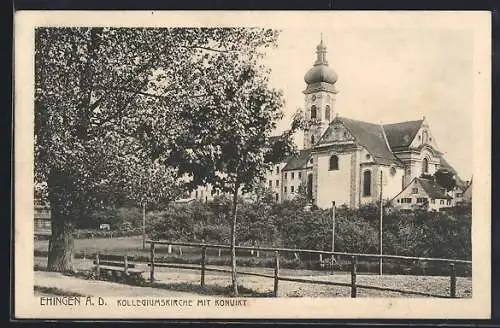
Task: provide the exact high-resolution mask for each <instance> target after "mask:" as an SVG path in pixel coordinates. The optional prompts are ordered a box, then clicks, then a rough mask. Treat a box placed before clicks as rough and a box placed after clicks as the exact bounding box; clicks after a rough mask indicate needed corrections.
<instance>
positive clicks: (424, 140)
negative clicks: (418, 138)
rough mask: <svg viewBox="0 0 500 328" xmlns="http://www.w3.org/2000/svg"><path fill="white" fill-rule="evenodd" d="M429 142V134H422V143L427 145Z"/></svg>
mask: <svg viewBox="0 0 500 328" xmlns="http://www.w3.org/2000/svg"><path fill="white" fill-rule="evenodd" d="M427 142H429V134H428V133H427V131H424V132H422V143H424V144H426V143H427Z"/></svg>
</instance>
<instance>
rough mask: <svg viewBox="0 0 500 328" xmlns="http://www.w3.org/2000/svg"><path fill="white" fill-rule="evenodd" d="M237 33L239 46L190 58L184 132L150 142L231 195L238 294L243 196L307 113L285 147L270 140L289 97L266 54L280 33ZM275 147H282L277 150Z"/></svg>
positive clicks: (189, 173)
mask: <svg viewBox="0 0 500 328" xmlns="http://www.w3.org/2000/svg"><path fill="white" fill-rule="evenodd" d="M232 32H233V36H234V37H236V38H237V39H238V42H237V43H235V44H234V46H233V47H230V48H228V49H227V50H226V51H221V52H218V53H213V52H212V53H211V52H205V53H204V54H203V55H202V56H200V57H199V59H198V61H195V62H193V63H192V70H191V72H192V74H191V75H189V79H190V80H192V81H193V82H194V83H195V84H196V86H197V88H198V92H197V94H196V97H195V96H191V97H187V98H186V99H185V102H184V103H183V104H182V105H180V106H179V111H178V113H179V114H180V115H179V120H182V126H183V131H182V133H180V134H179V135H178V136H177V137H175V138H174V139H173V140H172V139H169V138H168V137H167V136H165V135H163V134H159V135H157V136H156V138H152V139H151V140H152V142H153V144H154V145H155V147H156V148H159V149H163V150H164V152H163V153H162V155H159V156H160V157H162V158H163V159H164V162H165V163H168V165H172V166H177V167H178V173H179V175H180V176H185V177H186V178H187V181H188V184H189V186H191V187H192V188H195V187H197V186H200V185H208V184H209V185H211V186H212V190H213V192H217V191H219V192H223V193H229V194H231V195H232V211H231V213H232V214H231V216H232V220H231V263H232V286H233V293H234V295H238V286H237V279H236V251H235V246H236V224H237V204H238V201H237V200H238V195H239V194H240V193H245V192H250V191H252V189H253V188H254V187H255V186H258V185H260V184H261V183H262V180H263V178H264V176H265V174H266V172H267V170H268V169H269V168H270V166H269V165H270V163H271V162H273V160H276V159H277V157H279V156H283V155H287V153H292V152H293V151H294V150H295V148H294V145H293V142H292V138H291V136H292V134H293V132H294V131H295V130H296V129H297V128H299V127H300V125H301V122H302V120H301V116H299V117H297V118H296V119H294V121H293V124H292V128H291V129H290V130H289V131H287V132H285V133H284V134H283V136H282V138H281V140H280V142H279V145H278V144H276V145H275V144H271V140H274V139H271V138H270V135H271V133H272V132H273V131H274V130H275V128H276V124H277V122H278V121H279V120H280V119H281V118H282V117H283V112H282V106H283V97H282V94H281V92H280V91H278V90H276V89H273V88H272V87H271V86H270V83H269V70H268V69H267V68H265V67H264V66H263V65H262V64H261V62H260V59H261V58H262V56H263V55H264V53H265V49H266V48H268V47H271V46H275V45H276V41H277V37H278V32H277V31H275V30H266V29H232ZM161 130H163V128H162V129H159V130H156V132H159V131H161ZM165 143H167V144H168V145H165ZM277 147H278V148H280V150H281V151H280V152H273V151H272V150H273V149H276V148H277ZM273 154H274V156H273ZM278 154H279V155H278Z"/></svg>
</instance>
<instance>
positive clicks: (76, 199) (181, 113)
mask: <svg viewBox="0 0 500 328" xmlns="http://www.w3.org/2000/svg"><path fill="white" fill-rule="evenodd" d="M272 39H274V34H273V33H269V32H267V33H265V34H262V33H260V31H255V30H254V29H228V28H221V29H185V28H174V29H139V28H37V29H36V31H35V71H36V74H35V170H36V172H35V178H36V181H37V182H43V183H45V185H46V191H47V192H46V194H47V197H48V200H49V202H50V205H51V207H52V237H51V239H50V243H49V259H48V268H49V269H51V270H55V271H66V270H71V269H72V261H71V258H72V248H73V236H72V232H73V230H74V226H75V222H77V220H79V218H81V217H82V216H83V214H84V213H85V212H86V211H89V210H91V209H93V208H95V207H99V206H105V205H109V204H112V203H114V202H117V201H118V200H123V198H127V197H130V193H131V191H130V188H129V187H130V186H140V185H141V182H140V181H137V179H139V180H140V178H141V177H144V175H141V174H137V172H144V171H145V170H144V167H148V166H149V164H148V163H150V162H151V161H152V160H157V161H158V162H159V163H160V164H161V165H164V172H165V176H163V179H165V180H166V181H171V182H172V184H174V181H176V180H175V179H174V178H175V177H174V176H173V175H170V173H171V170H170V169H169V166H168V165H169V163H167V162H166V161H163V162H162V161H161V158H165V157H169V156H170V151H169V149H174V150H178V149H179V147H177V146H176V145H175V144H174V147H173V148H172V142H174V143H178V144H179V145H183V141H182V138H184V137H186V138H188V139H189V138H191V137H190V134H189V133H188V134H186V131H192V130H193V129H192V127H193V126H195V125H196V124H197V122H198V121H199V120H202V117H201V116H196V115H195V116H193V115H194V114H195V113H190V110H191V109H192V108H199V107H198V105H199V104H200V103H207V104H209V105H211V103H209V101H210V99H212V100H211V101H214V102H218V103H223V101H220V99H219V98H220V97H222V98H227V97H229V95H228V94H222V93H220V90H222V89H224V90H227V88H221V81H220V77H223V81H222V83H227V84H228V85H229V84H230V83H229V82H230V81H231V78H230V77H239V76H241V74H244V71H242V70H238V71H232V70H231V68H232V67H231V65H229V66H228V65H227V63H228V62H237V61H238V59H239V56H238V54H239V53H247V54H249V53H252V52H253V49H255V48H256V47H258V46H261V45H263V44H264V45H267V44H268V43H269V42H268V41H269V40H272ZM219 55H224V56H225V57H224V58H226V59H222V57H221V56H219ZM246 72H247V73H251V71H246ZM232 81H233V82H234V81H236V79H234V80H232ZM253 91H255V90H253ZM253 94H254V95H255V94H256V93H253ZM257 94H258V92H257ZM207 97H208V98H207ZM263 97H266V94H264V95H263ZM256 101H257V99H256ZM209 107H210V106H209ZM197 114H198V115H203V113H200V112H197ZM220 118H222V117H220ZM211 119H212V121H211V122H210V124H211V125H216V124H217V122H215V121H213V120H214V119H215V120H216V119H217V118H216V117H211ZM256 119H257V120H259V119H260V120H267V119H268V117H262V118H259V117H256ZM222 122H228V121H227V117H224V119H223V120H222V121H219V123H222ZM239 122H240V123H241V121H239ZM207 127H210V126H207ZM197 132H198V134H200V133H203V132H207V131H206V130H198V131H197ZM158 134H161V135H162V136H163V139H162V142H161V143H156V142H151V141H152V140H154V139H152V136H156V135H158ZM193 135H196V134H193ZM145 145H147V146H148V147H144V146H145ZM207 151H209V152H210V151H212V150H210V149H207ZM178 164H182V162H179V163H175V165H173V167H172V169H173V170H175V169H176V168H177V167H178ZM190 168H191V167H190ZM146 176H147V175H146ZM156 182H157V181H149V183H156ZM196 182H199V179H198V180H196ZM139 189H142V188H139ZM139 193H142V194H144V193H143V192H142V191H141V192H139ZM167 194H168V192H167ZM136 196H137V195H136ZM133 198H134V197H133Z"/></svg>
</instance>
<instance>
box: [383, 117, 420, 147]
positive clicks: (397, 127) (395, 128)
mask: <svg viewBox="0 0 500 328" xmlns="http://www.w3.org/2000/svg"><path fill="white" fill-rule="evenodd" d="M422 122H423V120H418V121H407V122H399V123H392V124H384V131H385V134H386V135H387V141H388V142H389V145H390V146H391V149H392V150H401V149H404V148H407V147H408V146H410V144H411V142H412V141H413V139H414V138H415V135H416V134H417V132H418V130H419V129H420V127H421V126H422Z"/></svg>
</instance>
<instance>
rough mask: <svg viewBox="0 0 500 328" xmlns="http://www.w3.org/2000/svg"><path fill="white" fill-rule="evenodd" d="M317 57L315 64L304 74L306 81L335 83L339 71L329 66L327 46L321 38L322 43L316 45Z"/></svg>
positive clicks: (310, 82) (309, 82) (308, 82)
mask: <svg viewBox="0 0 500 328" xmlns="http://www.w3.org/2000/svg"><path fill="white" fill-rule="evenodd" d="M316 54H317V56H318V57H317V59H316V62H315V63H314V66H313V67H312V68H311V69H310V70H309V71H307V73H306V75H305V76H304V81H305V82H306V83H307V84H308V85H311V84H316V83H328V84H335V82H337V78H338V77H337V73H335V72H334V70H333V69H331V68H330V67H328V61H327V60H326V46H325V45H324V43H323V39H321V42H320V44H319V45H318V46H317V47H316Z"/></svg>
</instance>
